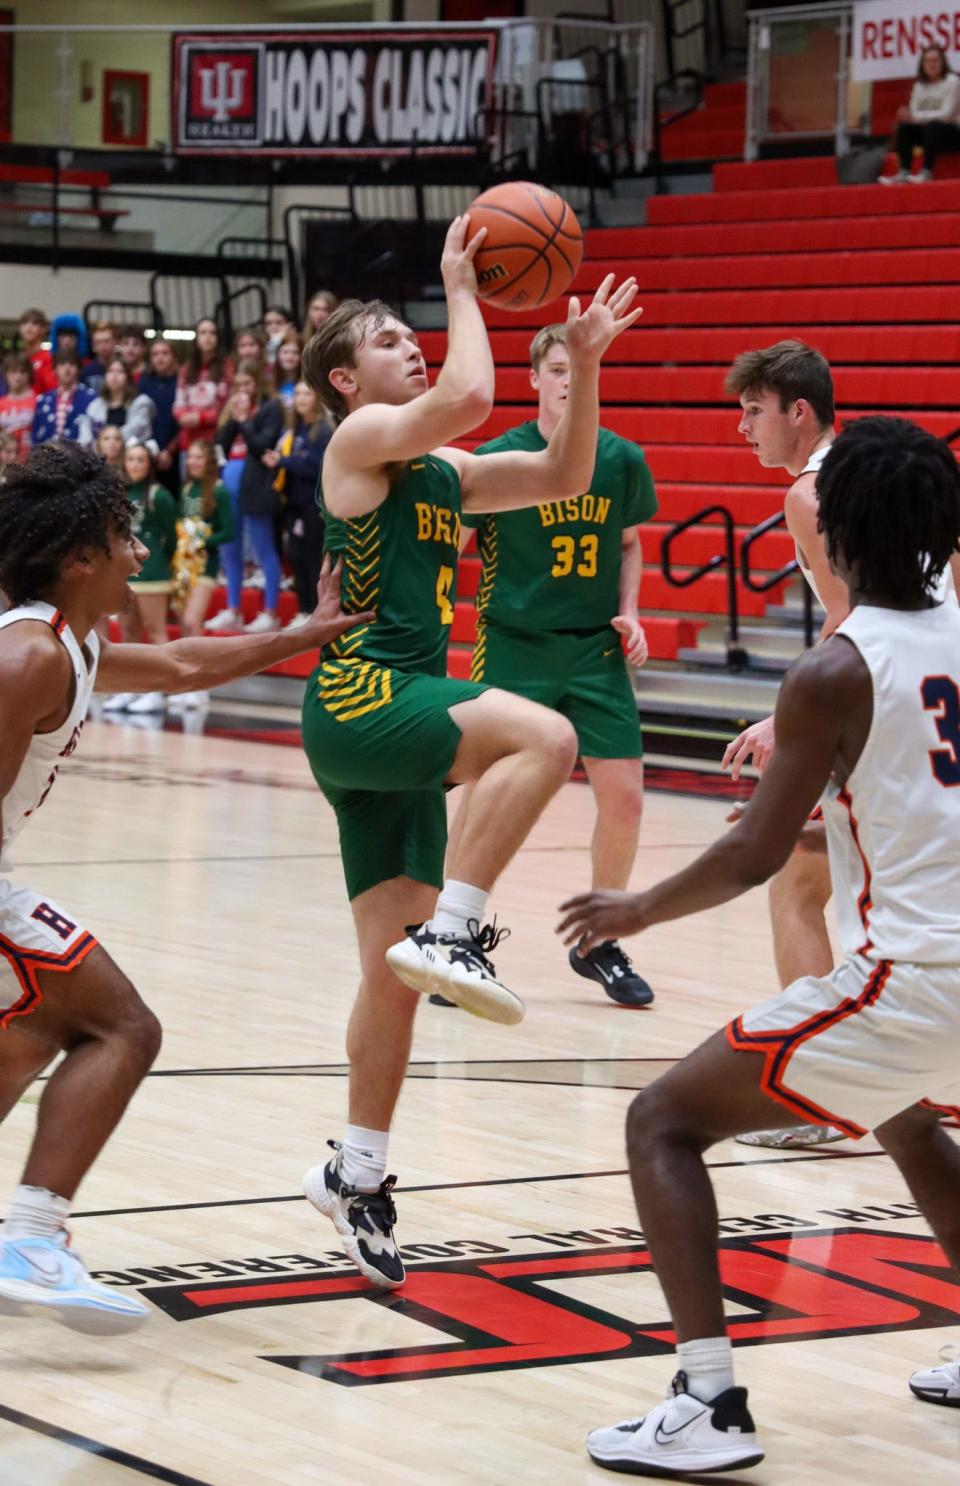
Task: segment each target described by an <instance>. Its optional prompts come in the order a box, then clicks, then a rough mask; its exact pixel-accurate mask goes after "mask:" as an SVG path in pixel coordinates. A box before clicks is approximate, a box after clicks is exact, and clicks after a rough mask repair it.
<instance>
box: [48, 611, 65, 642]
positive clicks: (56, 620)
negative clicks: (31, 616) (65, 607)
mask: <svg viewBox="0 0 960 1486" xmlns="http://www.w3.org/2000/svg"><path fill="white" fill-rule="evenodd" d="M50 624H51V626H52V628H53V633H54V634H55V635H56V636H57V637H58V638H59V636H60V635H62V634H63V632H64V630H65V629H66V627H67V621H66V617H65V616H64V615H63V614H61V612H60V610H59V609H58V610H57V612H56V613H55V614H54V615H53V616H52V617H51V619H50Z"/></svg>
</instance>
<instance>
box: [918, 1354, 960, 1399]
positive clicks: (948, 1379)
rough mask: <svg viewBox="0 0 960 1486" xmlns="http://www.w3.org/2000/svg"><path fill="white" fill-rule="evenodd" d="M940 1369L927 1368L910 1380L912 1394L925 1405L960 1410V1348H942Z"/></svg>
mask: <svg viewBox="0 0 960 1486" xmlns="http://www.w3.org/2000/svg"><path fill="white" fill-rule="evenodd" d="M940 1356H941V1357H942V1359H943V1362H942V1365H941V1366H940V1367H925V1368H922V1369H921V1371H920V1372H915V1373H914V1374H913V1376H912V1377H911V1379H910V1392H911V1393H914V1394H916V1396H917V1398H922V1399H923V1401H924V1403H940V1404H945V1405H946V1406H947V1408H948V1409H960V1347H953V1346H949V1347H941V1348H940Z"/></svg>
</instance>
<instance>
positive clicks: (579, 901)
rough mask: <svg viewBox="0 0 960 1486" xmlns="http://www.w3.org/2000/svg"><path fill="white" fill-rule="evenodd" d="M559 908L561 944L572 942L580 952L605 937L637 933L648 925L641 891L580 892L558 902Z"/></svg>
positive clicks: (593, 946)
mask: <svg viewBox="0 0 960 1486" xmlns="http://www.w3.org/2000/svg"><path fill="white" fill-rule="evenodd" d="M560 912H561V913H562V914H563V917H562V919H561V920H560V922H559V924H558V925H557V933H558V934H562V935H563V942H564V944H575V945H576V946H577V949H578V951H579V953H580V954H581V955H585V954H587V953H588V952H589V951H590V950H591V949H595V948H596V947H597V945H598V944H603V942H604V940H606V939H617V938H618V937H619V936H620V935H621V934H639V933H640V930H641V929H645V928H646V927H647V925H646V920H645V916H644V911H643V894H642V893H617V892H613V891H603V892H593V893H580V894H579V895H578V896H577V897H576V898H568V899H567V901H566V902H565V903H561V904H560Z"/></svg>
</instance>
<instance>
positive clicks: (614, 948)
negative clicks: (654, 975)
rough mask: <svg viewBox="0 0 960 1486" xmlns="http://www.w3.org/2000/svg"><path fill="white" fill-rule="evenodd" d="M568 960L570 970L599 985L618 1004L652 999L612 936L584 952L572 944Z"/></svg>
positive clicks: (647, 1004)
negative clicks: (582, 953)
mask: <svg viewBox="0 0 960 1486" xmlns="http://www.w3.org/2000/svg"><path fill="white" fill-rule="evenodd" d="M569 960H570V968H571V969H572V970H575V971H576V972H577V974H578V975H582V976H584V977H585V978H586V979H587V980H595V981H596V982H597V984H598V985H602V986H603V989H604V990H605V991H606V993H607V995H608V996H609V997H610V1000H611V1001H616V1003H617V1005H618V1006H649V1005H650V1002H651V1001H652V1000H653V992H652V991H651V989H650V987H649V986H648V985H647V982H646V981H645V980H644V979H643V977H642V976H640V975H638V974H637V972H636V970H634V968H633V961H632V960H631V959H630V956H629V955H625V954H624V952H623V950H622V949H621V948H620V946H619V944H618V943H617V941H616V940H615V939H607V940H606V941H605V942H604V943H603V944H598V945H597V947H596V949H591V950H589V951H588V952H587V953H586V954H585V955H581V954H580V953H579V952H578V950H577V947H576V945H574V947H573V949H572V950H571V951H570V955H569Z"/></svg>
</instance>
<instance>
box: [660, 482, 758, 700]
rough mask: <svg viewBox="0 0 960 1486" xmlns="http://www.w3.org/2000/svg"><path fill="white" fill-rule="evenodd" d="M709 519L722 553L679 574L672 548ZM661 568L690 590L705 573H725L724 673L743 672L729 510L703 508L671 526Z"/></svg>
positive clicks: (745, 661)
mask: <svg viewBox="0 0 960 1486" xmlns="http://www.w3.org/2000/svg"><path fill="white" fill-rule="evenodd" d="M712 516H716V517H718V518H719V520H720V525H721V527H722V529H723V530H722V535H723V550H722V551H720V552H717V553H715V554H714V556H713V557H711V558H708V560H707V561H706V562H704V563H701V564H700V566H699V567H697V568H693V569H691V571H690V572H689V573H683V574H679V573H677V572H676V571H675V569H674V566H673V544H674V542H675V541H676V540H677V538H678V537H681V536H682V535H683V533H684V532H685V531H687V530H688V529H689V528H690V527H691V526H697V525H699V523H700V522H703V521H708V520H709V519H710V518H711V517H712ZM660 568H661V571H662V573H663V576H664V578H665V579H666V580H667V582H668V583H670V584H672V586H673V587H674V588H689V587H690V586H691V585H692V584H694V583H697V582H699V580H700V579H701V578H705V577H706V576H707V574H708V573H715V572H717V570H718V569H720V568H725V569H726V578H727V669H728V670H731V671H742V670H744V669H745V668H746V667H747V666H748V665H749V663H750V657H749V655H748V654H747V652H746V650H745V649H744V648H743V646H742V645H741V643H740V601H739V596H738V594H737V576H738V573H737V538H736V525H735V523H734V519H733V513H732V512H731V511H730V509H729V507H728V506H721V505H713V506H704V507H703V510H701V511H697V512H695V513H694V515H692V516H688V517H687V519H686V520H685V521H678V522H677V523H676V525H675V526H671V528H670V530H669V531H668V532H667V534H666V536H665V537H664V539H663V545H662V547H661V549H660Z"/></svg>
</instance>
